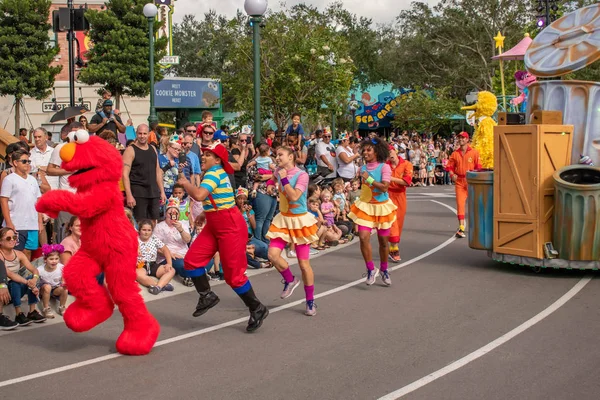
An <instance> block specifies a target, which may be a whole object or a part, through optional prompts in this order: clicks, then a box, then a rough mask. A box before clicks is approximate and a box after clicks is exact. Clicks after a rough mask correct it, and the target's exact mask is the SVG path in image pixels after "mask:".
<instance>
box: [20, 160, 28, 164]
mask: <svg viewBox="0 0 600 400" xmlns="http://www.w3.org/2000/svg"><path fill="white" fill-rule="evenodd" d="M17 162H20V163H21V164H31V160H17Z"/></svg>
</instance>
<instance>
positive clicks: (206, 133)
mask: <svg viewBox="0 0 600 400" xmlns="http://www.w3.org/2000/svg"><path fill="white" fill-rule="evenodd" d="M202 133H204V134H205V135H214V134H215V133H214V132H213V131H202Z"/></svg>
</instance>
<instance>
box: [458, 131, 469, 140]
mask: <svg viewBox="0 0 600 400" xmlns="http://www.w3.org/2000/svg"><path fill="white" fill-rule="evenodd" d="M458 136H462V137H464V138H465V139H468V138H469V134H468V133H467V132H461V133H459V134H458Z"/></svg>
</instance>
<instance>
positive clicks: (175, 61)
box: [158, 56, 179, 65]
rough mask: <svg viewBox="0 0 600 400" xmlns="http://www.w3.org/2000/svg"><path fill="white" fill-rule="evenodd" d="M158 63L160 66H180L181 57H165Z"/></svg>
mask: <svg viewBox="0 0 600 400" xmlns="http://www.w3.org/2000/svg"><path fill="white" fill-rule="evenodd" d="M158 63H159V64H160V65H179V56H164V57H163V58H161V59H160V61H159V62H158Z"/></svg>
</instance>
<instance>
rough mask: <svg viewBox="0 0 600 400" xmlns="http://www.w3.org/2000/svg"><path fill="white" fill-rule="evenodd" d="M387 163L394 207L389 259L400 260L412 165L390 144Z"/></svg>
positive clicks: (389, 190)
mask: <svg viewBox="0 0 600 400" xmlns="http://www.w3.org/2000/svg"><path fill="white" fill-rule="evenodd" d="M388 164H389V165H390V167H391V170H392V177H391V178H390V186H389V188H388V193H389V194H390V199H391V200H392V203H394V205H395V206H396V207H398V208H397V209H396V221H394V224H393V225H392V228H391V230H390V260H392V261H393V262H396V263H397V262H400V260H401V258H400V250H399V245H400V237H401V236H402V228H403V226H404V216H405V215H406V187H407V186H409V185H410V184H411V182H412V178H413V165H412V164H411V163H410V162H408V161H406V160H405V159H403V158H402V157H399V156H398V152H397V151H396V148H395V147H394V146H390V158H389V162H388Z"/></svg>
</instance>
